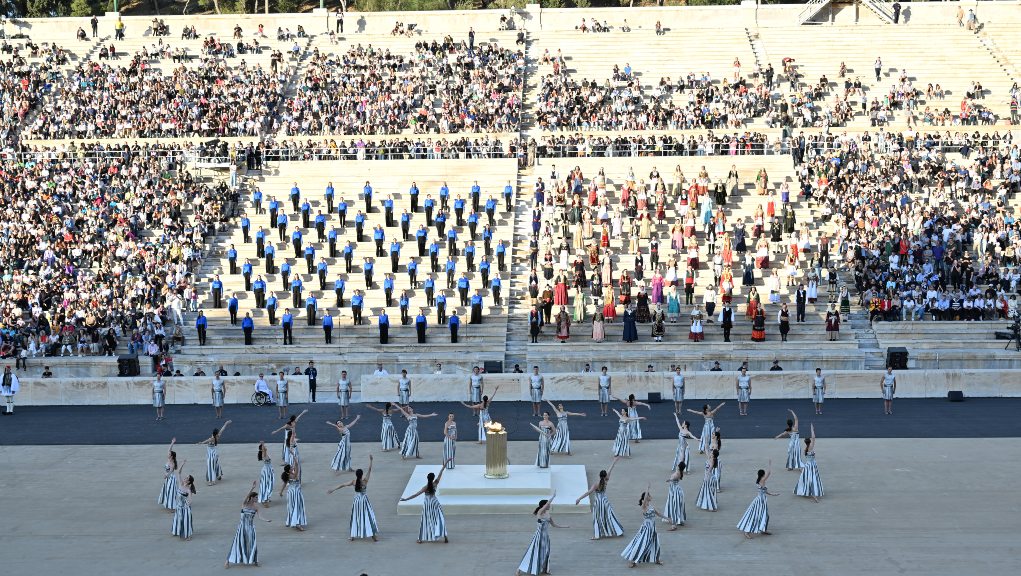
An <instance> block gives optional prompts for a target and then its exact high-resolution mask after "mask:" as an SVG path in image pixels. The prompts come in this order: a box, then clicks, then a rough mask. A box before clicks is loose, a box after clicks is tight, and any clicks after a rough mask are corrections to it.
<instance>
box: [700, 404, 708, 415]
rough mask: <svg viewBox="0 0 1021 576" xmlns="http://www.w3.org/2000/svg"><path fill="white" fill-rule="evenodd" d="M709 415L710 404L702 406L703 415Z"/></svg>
mask: <svg viewBox="0 0 1021 576" xmlns="http://www.w3.org/2000/svg"><path fill="white" fill-rule="evenodd" d="M708 413H709V405H708V404H703V405H702V414H708Z"/></svg>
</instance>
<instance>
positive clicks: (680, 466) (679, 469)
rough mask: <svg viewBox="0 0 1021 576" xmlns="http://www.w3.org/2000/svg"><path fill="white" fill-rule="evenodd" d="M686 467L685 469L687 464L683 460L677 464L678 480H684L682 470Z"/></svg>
mask: <svg viewBox="0 0 1021 576" xmlns="http://www.w3.org/2000/svg"><path fill="white" fill-rule="evenodd" d="M686 467H687V464H686V463H685V462H684V460H681V461H680V462H678V463H677V479H678V480H680V479H682V478H684V469H685V468H686Z"/></svg>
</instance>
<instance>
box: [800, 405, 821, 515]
mask: <svg viewBox="0 0 1021 576" xmlns="http://www.w3.org/2000/svg"><path fill="white" fill-rule="evenodd" d="M811 430H812V437H811V438H805V454H804V456H805V458H804V468H802V469H801V477H800V478H798V485H797V486H795V487H794V495H795V496H805V497H806V498H811V499H812V501H813V502H819V497H820V496H822V495H823V494H824V491H823V488H822V478H820V477H819V465H818V464H817V463H816V461H815V424H812V425H811Z"/></svg>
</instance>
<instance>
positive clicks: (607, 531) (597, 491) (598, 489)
mask: <svg viewBox="0 0 1021 576" xmlns="http://www.w3.org/2000/svg"><path fill="white" fill-rule="evenodd" d="M618 460H620V457H616V458H614V459H613V462H612V463H611V464H610V468H609V469H607V470H600V471H599V481H598V482H596V483H595V484H593V485H592V487H591V488H589V490H588V492H585V493H584V494H582V495H581V496H578V499H577V500H575V501H574V505H575V506H577V505H578V504H581V501H582V499H583V498H585V497H586V496H591V497H592V533H593V536H592V538H590V540H599V539H600V538H616V537H618V536H623V535H624V528H623V527H621V525H620V522H618V521H617V516H616V515H615V514H614V513H613V507H612V506H610V500H609V498H607V497H606V485H607V484H609V483H610V474H612V473H613V467H614V466H616V465H617V461H618Z"/></svg>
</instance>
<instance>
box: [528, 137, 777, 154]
mask: <svg viewBox="0 0 1021 576" xmlns="http://www.w3.org/2000/svg"><path fill="white" fill-rule="evenodd" d="M686 144H687V142H676V143H657V142H633V143H629V144H625V145H623V146H621V145H616V144H586V145H585V146H584V147H579V145H578V144H571V143H554V144H539V145H538V148H537V151H536V152H537V154H536V155H537V156H538V157H540V158H587V157H596V158H599V157H602V158H628V157H638V156H771V155H778V154H789V153H790V150H789V149H788V147H787V145H786V143H785V142H780V141H776V142H754V143H752V145H751V147H750V148H746V147H745V145H744V144H739V145H738V146H737V147H736V148H735V149H734V151H731V150H730V147H729V146H730V143H729V142H722V141H721V142H712V143H705V144H704V146H703V147H702V148H701V149H697V148H696V149H694V150H692V149H689V148H687V146H686Z"/></svg>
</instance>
